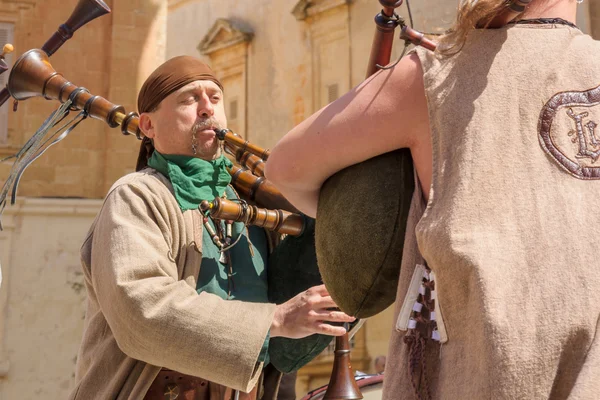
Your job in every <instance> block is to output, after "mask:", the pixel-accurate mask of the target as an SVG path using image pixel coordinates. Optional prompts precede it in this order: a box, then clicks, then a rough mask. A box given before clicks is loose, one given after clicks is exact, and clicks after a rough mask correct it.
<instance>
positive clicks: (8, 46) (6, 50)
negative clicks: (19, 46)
mask: <svg viewBox="0 0 600 400" xmlns="http://www.w3.org/2000/svg"><path fill="white" fill-rule="evenodd" d="M13 51H15V47H14V46H13V45H12V44H10V43H6V44H5V45H4V47H3V48H2V54H0V58H4V56H6V55H7V54H10V53H12V52H13Z"/></svg>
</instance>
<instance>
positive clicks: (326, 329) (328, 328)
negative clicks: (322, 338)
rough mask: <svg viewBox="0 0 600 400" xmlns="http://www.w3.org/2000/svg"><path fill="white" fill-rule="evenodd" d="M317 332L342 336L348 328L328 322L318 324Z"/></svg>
mask: <svg viewBox="0 0 600 400" xmlns="http://www.w3.org/2000/svg"><path fill="white" fill-rule="evenodd" d="M316 328H317V332H316V333H320V334H322V335H329V336H342V335H344V334H345V333H346V328H344V327H343V326H333V325H329V324H326V323H319V324H317V326H316Z"/></svg>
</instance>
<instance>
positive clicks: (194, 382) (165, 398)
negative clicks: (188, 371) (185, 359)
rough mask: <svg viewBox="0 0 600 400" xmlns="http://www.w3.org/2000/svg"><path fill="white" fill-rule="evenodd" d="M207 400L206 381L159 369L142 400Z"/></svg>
mask: <svg viewBox="0 0 600 400" xmlns="http://www.w3.org/2000/svg"><path fill="white" fill-rule="evenodd" d="M205 399H206V400H208V399H210V389H209V382H208V381H207V380H206V379H202V378H197V377H195V376H191V375H185V374H181V373H179V372H176V371H171V370H168V369H164V368H163V369H161V370H160V372H159V373H158V376H157V377H156V379H154V382H152V385H151V386H150V389H149V390H148V393H146V396H145V397H144V400H205Z"/></svg>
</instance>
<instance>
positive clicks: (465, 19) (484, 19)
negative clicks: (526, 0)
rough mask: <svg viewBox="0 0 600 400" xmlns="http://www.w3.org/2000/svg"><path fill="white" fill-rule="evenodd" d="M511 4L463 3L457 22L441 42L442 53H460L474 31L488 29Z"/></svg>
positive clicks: (495, 1) (494, 0) (503, 1)
mask: <svg viewBox="0 0 600 400" xmlns="http://www.w3.org/2000/svg"><path fill="white" fill-rule="evenodd" d="M509 4H510V1H508V0H463V1H461V3H460V4H459V6H458V13H457V16H456V22H455V23H454V25H453V26H452V28H450V30H448V32H447V33H446V34H445V35H444V36H443V38H442V39H441V41H440V46H439V51H440V53H442V54H444V55H452V54H456V53H458V52H459V51H460V49H461V48H462V47H463V46H464V44H465V42H466V40H467V36H468V35H469V33H470V32H471V31H472V30H474V29H475V28H486V27H487V26H488V25H489V24H490V22H492V20H493V19H494V18H495V17H497V16H498V15H499V14H500V13H502V12H503V11H505V10H506V9H507V8H508V6H509Z"/></svg>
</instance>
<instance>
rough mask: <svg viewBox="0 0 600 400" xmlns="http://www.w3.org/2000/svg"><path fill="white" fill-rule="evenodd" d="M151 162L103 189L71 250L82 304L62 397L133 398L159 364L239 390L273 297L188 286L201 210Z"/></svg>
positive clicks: (252, 377) (246, 383)
mask: <svg viewBox="0 0 600 400" xmlns="http://www.w3.org/2000/svg"><path fill="white" fill-rule="evenodd" d="M171 190H172V189H171V186H170V183H169V182H168V180H166V179H165V178H164V177H163V176H162V175H160V174H158V173H156V171H154V170H152V169H145V170H143V171H141V172H136V173H133V174H130V175H127V176H125V177H123V178H121V179H120V180H119V181H117V182H116V183H115V184H114V185H113V187H112V188H111V189H110V191H109V193H108V195H107V197H106V200H105V202H104V205H103V207H102V210H101V211H100V213H99V215H98V217H97V218H96V220H95V221H94V224H93V225H92V227H91V229H90V231H89V234H88V236H87V238H86V239H85V242H84V244H83V247H82V249H81V257H82V264H83V270H84V275H85V284H86V289H87V293H88V302H87V310H86V318H85V331H84V335H83V342H82V345H81V349H80V352H79V356H78V360H77V373H76V388H75V390H74V391H73V393H72V394H71V397H70V398H71V399H81V400H90V399H103V400H105V399H142V398H143V397H144V395H145V393H146V391H147V390H148V387H149V386H150V384H151V383H152V381H153V380H154V378H155V377H156V375H157V374H158V371H159V370H160V367H166V368H169V369H172V370H176V371H179V372H181V373H184V374H188V375H194V376H199V377H202V378H204V379H207V380H209V381H211V382H216V383H218V384H222V385H226V386H229V387H232V388H234V389H241V390H243V391H249V390H250V389H252V387H253V386H254V385H255V384H256V382H257V380H258V378H259V375H260V371H261V369H262V365H257V363H256V360H257V359H258V355H259V352H260V350H261V347H262V345H263V343H264V340H265V336H266V335H267V331H268V330H269V328H270V326H271V322H272V319H273V314H274V311H275V305H273V304H257V303H242V302H239V301H225V300H222V299H221V298H219V297H218V296H215V295H212V294H207V293H201V294H198V293H197V292H196V278H197V276H198V272H199V269H200V261H201V259H202V253H201V251H202V248H201V246H202V218H201V215H200V212H199V211H198V210H189V211H186V212H184V213H182V212H181V211H180V209H179V206H178V205H177V202H176V200H175V197H174V196H173V195H172V193H171Z"/></svg>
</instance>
